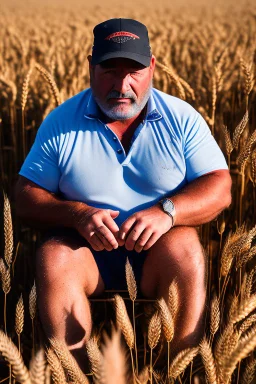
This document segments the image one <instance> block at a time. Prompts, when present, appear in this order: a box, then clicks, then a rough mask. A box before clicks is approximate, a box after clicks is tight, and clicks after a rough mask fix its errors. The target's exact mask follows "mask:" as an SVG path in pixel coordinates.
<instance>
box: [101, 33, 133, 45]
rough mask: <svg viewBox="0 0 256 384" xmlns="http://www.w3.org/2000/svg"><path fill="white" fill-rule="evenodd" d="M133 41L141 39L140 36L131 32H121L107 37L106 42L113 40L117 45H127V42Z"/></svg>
mask: <svg viewBox="0 0 256 384" xmlns="http://www.w3.org/2000/svg"><path fill="white" fill-rule="evenodd" d="M131 39H133V40H135V39H139V36H137V35H135V34H134V33H131V32H124V31H120V32H115V33H111V35H109V36H107V37H105V40H112V41H114V42H115V43H125V42H126V41H128V40H131Z"/></svg>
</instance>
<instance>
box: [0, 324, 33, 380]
mask: <svg viewBox="0 0 256 384" xmlns="http://www.w3.org/2000/svg"><path fill="white" fill-rule="evenodd" d="M0 351H1V353H2V355H3V357H4V358H5V360H7V361H8V362H9V363H10V364H11V366H12V373H13V375H14V378H15V379H16V380H17V381H19V382H20V383H24V384H31V380H30V375H29V371H28V370H27V368H26V366H25V364H24V361H23V359H22V357H21V355H20V352H19V351H18V349H17V347H16V345H14V344H13V342H12V340H11V339H9V337H8V336H6V335H5V334H4V333H3V331H1V330H0Z"/></svg>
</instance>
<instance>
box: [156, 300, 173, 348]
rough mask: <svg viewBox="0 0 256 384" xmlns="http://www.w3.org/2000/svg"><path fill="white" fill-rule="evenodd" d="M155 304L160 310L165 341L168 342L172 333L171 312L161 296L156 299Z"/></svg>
mask: <svg viewBox="0 0 256 384" xmlns="http://www.w3.org/2000/svg"><path fill="white" fill-rule="evenodd" d="M157 304H158V308H159V311H160V316H161V320H162V325H163V331H164V336H165V339H166V341H167V342H170V341H171V340H172V338H173V335H174V323H173V318H172V315H171V312H170V311H169V308H168V306H167V304H166V302H165V300H164V299H163V298H161V299H158V300H157Z"/></svg>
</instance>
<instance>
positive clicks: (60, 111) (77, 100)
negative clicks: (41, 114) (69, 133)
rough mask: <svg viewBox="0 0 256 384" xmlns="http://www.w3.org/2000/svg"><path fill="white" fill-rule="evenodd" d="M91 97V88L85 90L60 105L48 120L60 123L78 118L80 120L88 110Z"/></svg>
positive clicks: (50, 114) (48, 116)
mask: <svg viewBox="0 0 256 384" xmlns="http://www.w3.org/2000/svg"><path fill="white" fill-rule="evenodd" d="M90 95H91V88H87V89H84V90H83V91H81V92H79V93H77V94H76V95H74V96H72V97H70V98H69V99H67V100H65V101H64V102H63V103H61V104H60V105H58V106H57V107H56V108H55V109H53V110H52V111H51V112H50V113H49V114H48V115H47V118H48V119H52V120H54V121H60V122H67V121H73V120H74V119H76V118H80V116H83V112H84V111H85V110H86V106H87V103H88V100H89V97H90Z"/></svg>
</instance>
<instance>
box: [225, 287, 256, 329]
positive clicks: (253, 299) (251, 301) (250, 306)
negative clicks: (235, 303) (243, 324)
mask: <svg viewBox="0 0 256 384" xmlns="http://www.w3.org/2000/svg"><path fill="white" fill-rule="evenodd" d="M255 308H256V293H255V294H254V295H252V296H250V297H249V298H248V299H246V300H243V301H242V303H241V304H240V305H239V307H238V308H237V310H236V311H235V312H234V314H233V315H232V316H231V318H230V321H231V322H232V323H233V324H235V323H238V322H239V321H241V320H243V319H244V318H245V317H246V316H248V315H249V313H251V312H252V311H253V310H254V309H255Z"/></svg>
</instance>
